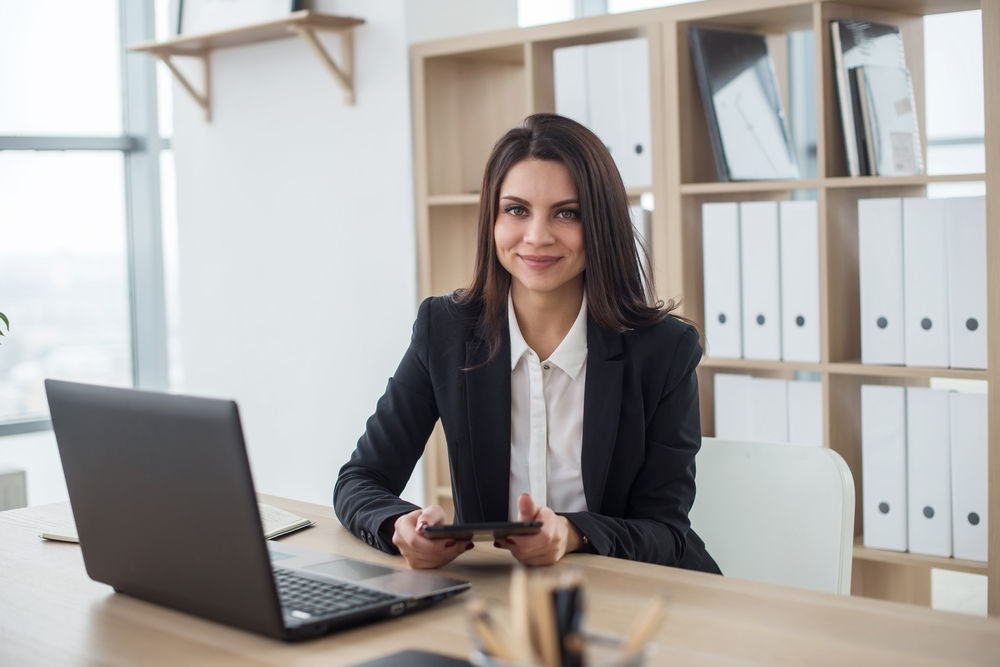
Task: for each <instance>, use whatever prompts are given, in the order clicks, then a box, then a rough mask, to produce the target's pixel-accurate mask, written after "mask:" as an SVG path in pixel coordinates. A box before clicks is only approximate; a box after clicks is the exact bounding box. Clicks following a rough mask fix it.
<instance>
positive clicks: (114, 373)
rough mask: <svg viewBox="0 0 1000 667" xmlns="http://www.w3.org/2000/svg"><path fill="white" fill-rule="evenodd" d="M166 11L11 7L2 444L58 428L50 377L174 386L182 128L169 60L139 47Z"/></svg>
mask: <svg viewBox="0 0 1000 667" xmlns="http://www.w3.org/2000/svg"><path fill="white" fill-rule="evenodd" d="M166 5H167V2H166V0H164V1H163V2H160V0H157V1H156V2H155V7H154V0H89V1H88V2H79V0H33V2H21V1H20V0H0V15H2V16H3V17H4V20H3V21H2V22H0V90H3V91H4V95H3V98H4V103H3V104H0V311H2V312H4V313H5V314H6V315H7V316H8V317H9V318H10V325H11V326H10V331H9V333H8V334H7V335H6V336H5V337H4V338H3V339H0V343H2V347H0V435H11V434H16V433H26V432H31V431H37V430H44V429H47V428H50V424H49V421H48V407H47V402H46V400H45V391H44V385H43V380H44V379H45V378H48V377H53V378H60V379H67V380H77V381H82V382H93V383H97V384H111V385H123V386H139V387H144V388H151V389H166V388H168V371H167V369H168V357H167V342H166V341H167V331H166V329H167V326H166V306H165V296H164V292H165V289H164V269H163V266H164V259H163V246H164V239H163V236H162V233H161V211H160V173H161V162H162V163H163V164H164V165H165V166H166V165H171V164H172V163H171V161H170V160H169V158H166V159H163V160H161V156H160V153H161V150H162V149H164V148H168V147H169V141H167V140H164V139H161V137H160V132H159V128H160V126H162V125H166V126H167V127H168V128H169V123H165V124H164V123H159V122H158V121H157V115H158V114H157V88H158V86H157V85H156V82H155V79H156V74H155V72H156V69H155V66H154V64H153V63H152V61H151V60H150V59H149V57H148V56H146V55H145V54H129V55H124V48H123V45H124V44H126V43H131V42H137V41H143V40H147V39H151V38H152V37H153V35H154V31H153V26H154V16H155V15H154V11H155V10H159V14H160V15H161V17H162V18H161V20H163V21H165V20H166V16H165V14H166ZM160 88H161V89H163V88H164V87H163V86H160ZM171 182H172V181H171ZM170 210H172V207H170ZM168 245H169V243H168Z"/></svg>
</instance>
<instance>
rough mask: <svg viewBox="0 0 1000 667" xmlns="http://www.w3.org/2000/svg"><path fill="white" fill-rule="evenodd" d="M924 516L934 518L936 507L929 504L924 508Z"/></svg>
mask: <svg viewBox="0 0 1000 667" xmlns="http://www.w3.org/2000/svg"><path fill="white" fill-rule="evenodd" d="M924 516H925V517H927V518H928V519H933V518H934V508H933V507H931V506H930V505H928V506H927V507H925V508H924Z"/></svg>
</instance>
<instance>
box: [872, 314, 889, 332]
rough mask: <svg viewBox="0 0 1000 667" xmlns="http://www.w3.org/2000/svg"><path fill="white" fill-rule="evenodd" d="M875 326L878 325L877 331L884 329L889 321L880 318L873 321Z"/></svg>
mask: <svg viewBox="0 0 1000 667" xmlns="http://www.w3.org/2000/svg"><path fill="white" fill-rule="evenodd" d="M875 324H877V325H878V328H879V329H885V328H886V327H887V326H889V320H887V319H885V318H884V317H880V318H878V319H877V320H875Z"/></svg>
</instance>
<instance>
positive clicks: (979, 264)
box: [944, 197, 989, 370]
mask: <svg viewBox="0 0 1000 667" xmlns="http://www.w3.org/2000/svg"><path fill="white" fill-rule="evenodd" d="M944 202H945V231H946V234H947V238H948V341H949V347H950V351H949V355H948V357H949V363H950V365H951V367H952V368H981V369H984V370H985V369H986V341H987V340H988V339H989V337H988V334H987V327H986V197H959V198H956V199H946V200H944Z"/></svg>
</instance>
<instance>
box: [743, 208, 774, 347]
mask: <svg viewBox="0 0 1000 667" xmlns="http://www.w3.org/2000/svg"><path fill="white" fill-rule="evenodd" d="M779 265H780V260H779V253H778V202H774V201H759V202H743V203H741V204H740V275H741V277H742V283H743V356H744V357H745V358H747V359H763V360H769V361H778V360H780V359H781V287H780V277H779Z"/></svg>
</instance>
